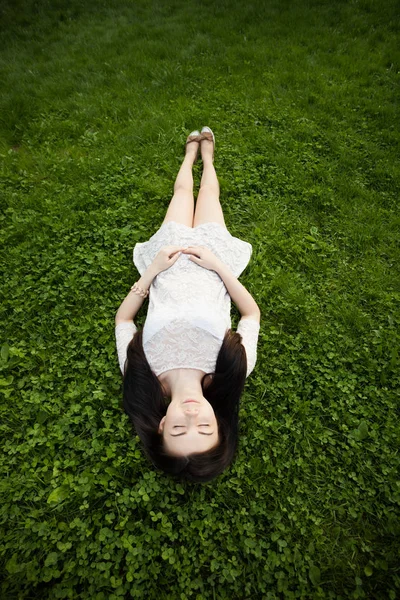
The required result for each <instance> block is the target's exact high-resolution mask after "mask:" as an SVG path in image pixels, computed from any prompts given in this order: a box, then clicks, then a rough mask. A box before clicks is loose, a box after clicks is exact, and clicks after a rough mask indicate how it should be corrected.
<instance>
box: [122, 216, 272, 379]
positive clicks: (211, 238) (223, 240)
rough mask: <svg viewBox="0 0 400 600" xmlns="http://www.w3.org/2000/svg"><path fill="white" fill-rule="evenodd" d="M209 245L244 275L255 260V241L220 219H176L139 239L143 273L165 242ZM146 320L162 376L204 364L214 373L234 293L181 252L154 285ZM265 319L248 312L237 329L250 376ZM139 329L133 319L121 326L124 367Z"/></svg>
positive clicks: (150, 353)
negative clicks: (192, 222) (196, 222)
mask: <svg viewBox="0 0 400 600" xmlns="http://www.w3.org/2000/svg"><path fill="white" fill-rule="evenodd" d="M169 245H181V246H183V247H188V246H206V247H207V248H209V249H210V250H211V251H212V252H213V253H214V254H215V255H216V256H218V258H219V259H220V260H222V261H223V262H224V263H225V264H226V265H227V266H228V267H229V268H230V270H231V271H232V273H233V274H234V275H235V276H236V277H239V275H240V274H241V273H242V271H243V270H244V269H245V268H246V266H247V264H248V263H249V260H250V257H251V253H252V246H251V244H249V243H248V242H245V241H243V240H240V239H239V238H236V237H233V236H232V235H231V234H230V233H229V231H228V230H227V229H226V228H225V227H223V226H222V225H220V224H219V223H203V224H202V225H198V226H197V227H194V228H192V227H188V226H187V225H183V224H181V223H176V222H175V221H168V222H167V223H164V224H163V225H161V227H160V228H159V229H158V231H156V233H155V234H154V235H153V236H152V237H151V238H150V239H149V240H148V241H147V242H142V243H138V244H136V246H135V248H134V250H133V262H134V264H135V266H136V268H137V270H138V271H139V273H140V274H141V275H143V273H144V272H145V271H146V269H147V268H148V267H149V266H150V264H151V263H152V261H153V259H154V258H155V256H156V254H157V253H158V252H159V250H160V249H161V248H162V247H163V246H169ZM148 298H149V306H148V311H147V317H146V321H145V324H144V326H143V350H144V353H145V356H146V358H147V360H148V362H149V364H150V367H151V369H152V371H153V372H154V373H155V374H156V376H157V377H158V376H159V375H161V374H162V373H164V372H165V371H169V370H171V369H179V368H186V369H199V370H201V371H204V372H205V373H213V372H214V371H215V364H216V360H217V356H218V352H219V350H220V348H221V344H222V341H223V339H224V336H225V333H226V330H227V329H229V328H230V327H231V325H232V324H231V317H230V309H231V298H230V296H229V294H228V291H227V289H226V287H225V285H224V283H223V281H222V279H221V278H220V276H219V275H218V274H217V273H216V272H215V271H211V270H208V269H205V268H204V267H201V266H199V265H197V264H196V263H194V262H193V261H191V260H190V259H189V255H187V254H181V256H180V257H179V258H178V260H177V261H176V262H175V263H174V264H173V265H172V266H171V267H170V268H169V269H167V270H166V271H162V272H161V273H159V274H158V275H157V276H156V277H155V278H154V279H153V282H152V284H151V286H150V294H149V297H148ZM259 329H260V325H259V323H258V322H257V321H256V320H254V319H251V318H246V317H244V318H242V319H241V320H240V322H239V324H238V328H237V331H238V333H240V334H241V336H242V344H243V346H244V348H245V350H246V358H247V374H246V376H247V377H248V376H249V375H250V373H251V371H252V370H253V369H254V366H255V363H256V360H257V340H258V334H259ZM135 332H136V326H135V324H134V323H133V321H130V322H126V323H119V324H118V325H117V326H116V327H115V336H116V344H117V352H118V360H119V365H120V369H121V372H122V373H123V372H124V365H125V360H126V350H127V346H128V344H129V342H130V341H131V339H132V337H133V335H134V334H135Z"/></svg>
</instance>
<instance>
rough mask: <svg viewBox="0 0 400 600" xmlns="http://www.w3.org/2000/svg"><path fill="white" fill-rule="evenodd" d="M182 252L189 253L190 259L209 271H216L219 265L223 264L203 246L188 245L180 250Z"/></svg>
mask: <svg viewBox="0 0 400 600" xmlns="http://www.w3.org/2000/svg"><path fill="white" fill-rule="evenodd" d="M182 254H190V255H191V256H190V260H192V261H193V262H195V263H196V264H197V265H199V266H200V267H204V268H205V269H209V270H210V271H216V272H217V273H218V269H219V267H220V266H221V265H222V264H223V263H222V261H221V260H220V259H219V258H218V257H217V256H215V254H213V253H212V252H211V250H210V249H209V248H205V247H204V246H189V247H188V248H185V249H183V250H182Z"/></svg>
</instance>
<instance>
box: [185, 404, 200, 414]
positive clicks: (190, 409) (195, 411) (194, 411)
mask: <svg viewBox="0 0 400 600" xmlns="http://www.w3.org/2000/svg"><path fill="white" fill-rule="evenodd" d="M198 414H199V409H198V408H196V407H195V406H188V407H187V408H185V415H198Z"/></svg>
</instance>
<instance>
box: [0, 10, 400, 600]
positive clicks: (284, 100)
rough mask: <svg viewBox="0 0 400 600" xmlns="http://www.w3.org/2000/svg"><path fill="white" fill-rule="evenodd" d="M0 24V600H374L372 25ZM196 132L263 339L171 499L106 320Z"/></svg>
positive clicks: (307, 19)
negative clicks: (211, 164) (202, 472)
mask: <svg viewBox="0 0 400 600" xmlns="http://www.w3.org/2000/svg"><path fill="white" fill-rule="evenodd" d="M0 19H1V23H2V26H1V35H0V49H1V50H0V72H1V95H0V159H1V167H0V168H1V177H0V193H1V204H2V212H1V241H2V258H3V261H2V262H3V264H4V265H5V277H4V279H3V286H2V288H3V296H2V302H1V322H2V326H3V330H2V341H1V344H0V345H1V363H0V365H1V371H2V372H1V378H0V384H1V387H0V390H1V398H2V400H1V404H0V416H1V418H0V432H1V442H2V457H1V459H0V463H1V470H0V473H1V483H0V486H1V492H2V494H1V502H0V511H1V525H0V559H1V569H2V575H1V579H2V583H1V586H2V587H1V588H0V589H1V593H0V597H1V598H2V599H3V598H4V600H14V599H18V600H19V599H36V598H38V599H47V598H49V599H56V598H71V599H76V598H83V599H88V600H115V599H117V598H127V599H128V598H138V599H140V600H142V599H149V600H152V599H159V600H186V599H192V600H217V599H226V600H250V599H251V600H260V599H263V600H264V599H268V600H273V599H277V600H279V599H281V598H285V599H286V598H289V599H294V598H302V599H303V598H304V599H320V598H327V599H329V600H333V599H338V600H339V599H343V600H347V599H348V598H366V599H367V600H369V599H382V600H395V599H396V598H398V597H400V571H399V553H400V543H399V539H400V538H399V535H400V525H399V522H400V521H399V518H400V510H399V504H400V484H399V463H400V458H399V442H400V435H399V434H400V425H399V416H400V414H399V373H400V370H399V362H400V361H399V353H398V349H399V337H400V334H399V328H398V326H399V321H400V311H399V299H400V285H399V283H400V278H399V244H398V242H399V225H400V219H399V213H398V208H397V204H398V198H399V187H400V186H399V180H400V167H399V162H398V157H399V154H400V144H399V141H400V135H399V127H398V126H399V104H398V102H399V92H400V90H399V69H400V60H399V36H398V33H399V23H400V9H399V5H398V3H397V2H396V1H395V0H383V1H382V2H378V0H349V1H345V0H343V1H338V0H331V1H325V0H320V1H317V0H293V1H291V2H290V1H288V0H268V1H261V2H251V3H244V2H239V0H221V1H217V0H206V1H205V0H203V1H197V2H196V1H195V0H186V1H183V0H170V1H167V0H165V1H164V2H163V1H161V0H158V1H157V0H153V1H152V0H147V1H146V0H138V1H136V0H135V1H133V0H132V1H128V0H114V1H108V2H107V1H105V0H100V1H99V2H94V0H85V1H84V0H69V1H68V2H67V0H54V1H50V0H25V1H24V0H18V1H16V0H3V2H2V3H1V7H0ZM203 125H209V126H210V127H211V128H212V129H213V130H214V132H215V135H216V153H215V167H216V170H217V173H218V176H219V179H220V185H221V203H222V206H223V209H224V213H225V219H226V223H227V226H228V228H229V230H230V231H231V233H232V234H233V235H236V236H238V237H241V238H243V239H245V240H247V241H249V242H250V243H251V244H252V245H253V257H252V260H251V262H250V264H249V266H248V268H247V269H246V271H245V272H244V274H243V276H242V277H241V281H242V283H243V284H244V285H245V286H246V287H247V288H248V289H249V291H250V292H251V294H252V295H253V296H254V298H255V300H256V301H257V303H258V305H259V306H260V309H261V313H262V322H261V331H260V338H259V346H258V362H257V366H256V368H255V370H254V371H253V373H252V375H251V376H250V378H249V379H248V380H247V383H246V388H245V393H244V394H243V397H242V403H241V411H240V445H239V452H238V455H237V458H236V461H235V463H234V464H233V465H232V467H231V468H230V469H228V470H227V471H226V472H225V473H224V474H223V475H222V476H220V477H219V478H218V479H216V480H215V481H213V482H211V483H209V484H204V485H196V484H190V483H184V482H183V483H178V482H175V481H174V480H172V479H170V478H169V477H168V476H165V475H164V474H162V473H159V472H156V471H155V470H154V469H153V468H152V467H151V465H150V464H149V463H148V462H147V460H146V459H145V457H144V456H143V454H142V451H141V448H140V444H139V439H138V438H137V436H136V435H135V434H133V432H132V428H131V426H130V423H129V421H128V417H127V416H126V415H125V414H124V412H123V411H122V408H121V399H122V385H121V384H122V381H121V375H120V371H119V368H118V361H117V355H116V350H115V345H114V344H115V342H114V316H115V312H116V310H117V308H118V306H119V304H120V303H121V301H122V300H123V298H124V297H125V295H126V294H127V293H128V291H129V288H130V286H131V285H132V283H133V282H134V281H135V280H136V279H137V276H138V273H137V272H136V269H135V267H134V265H133V263H132V250H133V247H134V245H135V243H136V242H140V241H145V240H146V239H148V238H149V237H150V235H152V234H153V233H154V232H155V231H156V229H157V228H158V227H159V225H160V224H161V222H162V220H163V218H164V214H165V211H166V209H167V206H168V203H169V200H170V198H171V195H172V190H173V182H174V179H175V176H176V173H177V171H178V169H179V166H180V163H181V160H182V157H183V152H184V141H185V139H186V136H187V134H188V133H189V132H190V131H191V130H193V129H197V128H201V127H202V126H203ZM194 174H195V185H196V189H197V187H198V183H199V181H200V175H201V162H199V163H197V164H196V165H195V170H194ZM146 307H147V303H145V304H144V306H143V308H142V309H141V311H140V313H139V315H138V316H137V318H136V321H137V323H138V324H139V325H143V323H144V319H145V311H146ZM232 317H233V323H234V325H236V324H237V322H238V317H239V315H238V313H237V311H236V309H235V308H233V311H232Z"/></svg>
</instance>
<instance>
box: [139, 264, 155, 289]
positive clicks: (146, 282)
mask: <svg viewBox="0 0 400 600" xmlns="http://www.w3.org/2000/svg"><path fill="white" fill-rule="evenodd" d="M157 275H158V273H157V271H156V269H154V267H153V266H152V265H150V266H149V267H147V269H146V271H145V272H144V273H143V275H141V277H140V279H138V280H137V281H136V285H137V286H138V287H139V288H141V289H142V290H145V291H147V290H148V289H149V288H150V286H151V284H152V282H153V279H154V278H155V277H156V276H157Z"/></svg>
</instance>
